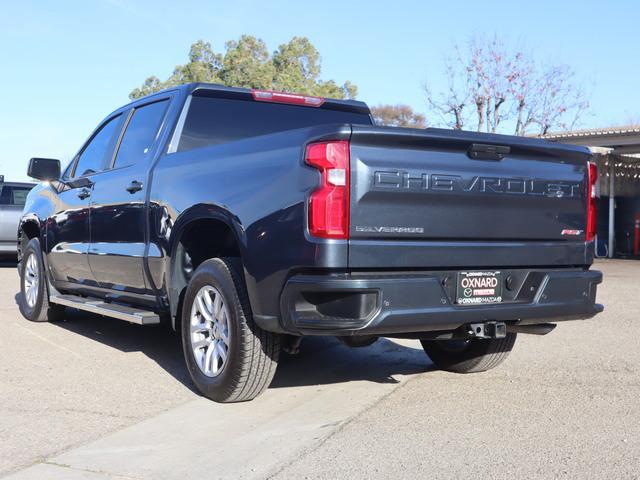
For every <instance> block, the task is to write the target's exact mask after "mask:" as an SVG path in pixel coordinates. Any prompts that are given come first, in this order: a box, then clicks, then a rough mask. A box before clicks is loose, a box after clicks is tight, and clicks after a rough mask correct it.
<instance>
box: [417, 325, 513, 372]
mask: <svg viewBox="0 0 640 480" xmlns="http://www.w3.org/2000/svg"><path fill="white" fill-rule="evenodd" d="M517 335H518V334H517V333H507V335H506V336H505V337H504V338H488V339H480V338H474V339H470V340H420V343H422V348H423V349H424V351H425V353H426V354H427V355H429V358H430V359H431V360H432V361H433V363H434V364H435V365H436V367H438V368H439V369H441V370H446V371H448V372H456V373H476V372H484V371H486V370H491V369H492V368H495V367H497V366H498V365H500V364H501V363H502V362H504V361H505V360H506V359H507V357H508V356H509V353H510V352H511V350H512V349H513V345H514V344H515V342H516V337H517Z"/></svg>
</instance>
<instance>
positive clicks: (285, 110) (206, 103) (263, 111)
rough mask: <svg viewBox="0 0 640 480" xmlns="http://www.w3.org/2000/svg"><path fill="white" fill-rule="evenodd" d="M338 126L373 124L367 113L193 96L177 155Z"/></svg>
mask: <svg viewBox="0 0 640 480" xmlns="http://www.w3.org/2000/svg"><path fill="white" fill-rule="evenodd" d="M336 123H342V124H359V125H371V124H372V122H371V118H370V116H369V115H368V114H366V113H359V112H352V111H342V110H336V109H330V108H325V107H319V108H317V107H306V106H299V105H291V104H283V103H268V102H259V101H254V100H251V99H246V100H245V99H236V98H233V99H232V98H219V97H213V96H196V95H193V96H192V97H191V104H190V106H189V111H188V113H187V116H186V119H185V122H184V126H183V129H182V135H181V136H180V140H179V143H178V147H177V151H179V152H184V151H187V150H193V149H195V148H202V147H207V146H212V145H219V144H222V143H228V142H233V141H236V140H241V139H244V138H250V137H257V136H259V135H267V134H270V133H276V132H282V131H285V130H293V129H296V128H304V127H311V126H316V125H328V124H336Z"/></svg>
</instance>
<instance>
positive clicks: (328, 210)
mask: <svg viewBox="0 0 640 480" xmlns="http://www.w3.org/2000/svg"><path fill="white" fill-rule="evenodd" d="M305 162H306V163H307V164H308V165H311V166H312V167H314V168H317V169H318V170H319V171H320V175H321V180H320V186H319V187H318V188H317V189H316V190H314V191H313V192H312V193H311V196H310V197H309V233H311V235H313V236H315V237H321V238H340V239H347V238H349V142H348V141H344V140H342V141H336V142H321V143H312V144H310V145H308V146H307V151H306V156H305Z"/></svg>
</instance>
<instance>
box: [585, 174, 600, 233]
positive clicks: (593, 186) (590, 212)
mask: <svg viewBox="0 0 640 480" xmlns="http://www.w3.org/2000/svg"><path fill="white" fill-rule="evenodd" d="M588 165H589V188H588V189H587V241H590V240H593V239H594V238H596V233H597V221H598V211H597V207H596V198H597V197H598V194H599V192H598V166H597V165H596V164H595V163H591V162H589V164H588Z"/></svg>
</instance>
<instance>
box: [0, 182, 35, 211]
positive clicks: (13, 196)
mask: <svg viewBox="0 0 640 480" xmlns="http://www.w3.org/2000/svg"><path fill="white" fill-rule="evenodd" d="M30 191H31V188H29V187H14V186H7V185H5V186H4V187H3V188H2V194H0V205H17V206H24V204H25V203H26V202H27V195H28V194H29V192H30Z"/></svg>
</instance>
